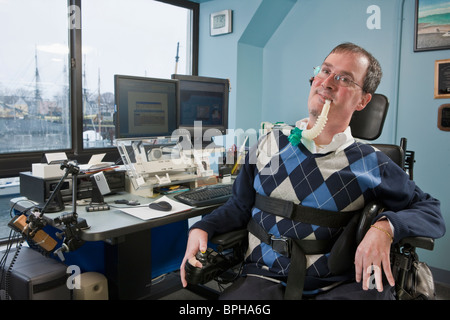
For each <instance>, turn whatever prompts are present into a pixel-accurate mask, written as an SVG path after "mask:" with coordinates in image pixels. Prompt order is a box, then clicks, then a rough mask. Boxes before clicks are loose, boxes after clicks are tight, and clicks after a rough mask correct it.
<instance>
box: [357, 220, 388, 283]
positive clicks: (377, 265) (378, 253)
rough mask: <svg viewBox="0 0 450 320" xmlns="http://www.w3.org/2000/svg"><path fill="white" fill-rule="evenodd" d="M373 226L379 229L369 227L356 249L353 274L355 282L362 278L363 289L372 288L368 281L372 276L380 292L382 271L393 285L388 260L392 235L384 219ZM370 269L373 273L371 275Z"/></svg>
mask: <svg viewBox="0 0 450 320" xmlns="http://www.w3.org/2000/svg"><path fill="white" fill-rule="evenodd" d="M374 226H376V227H378V228H380V229H381V230H380V229H377V228H373V227H372V228H369V230H368V231H367V233H366V235H365V236H364V239H363V240H362V241H361V243H360V244H359V246H358V248H357V249H356V254H355V274H356V282H360V281H361V278H362V281H363V283H362V288H363V289H364V290H367V289H369V288H370V289H372V288H373V287H372V286H371V285H370V283H371V281H372V279H373V278H372V277H375V285H376V288H377V290H378V291H379V292H381V291H383V283H382V282H383V281H382V271H384V274H385V275H386V279H387V280H388V282H389V284H390V285H391V286H394V285H395V281H394V276H393V275H392V271H391V261H390V251H391V242H392V237H391V236H390V235H392V232H391V227H390V225H389V221H388V220H386V219H383V220H380V221H377V222H376V223H375V224H374ZM383 230H384V231H383ZM385 232H388V233H389V234H386V233H385ZM372 270H373V271H374V275H372V276H371V272H372Z"/></svg>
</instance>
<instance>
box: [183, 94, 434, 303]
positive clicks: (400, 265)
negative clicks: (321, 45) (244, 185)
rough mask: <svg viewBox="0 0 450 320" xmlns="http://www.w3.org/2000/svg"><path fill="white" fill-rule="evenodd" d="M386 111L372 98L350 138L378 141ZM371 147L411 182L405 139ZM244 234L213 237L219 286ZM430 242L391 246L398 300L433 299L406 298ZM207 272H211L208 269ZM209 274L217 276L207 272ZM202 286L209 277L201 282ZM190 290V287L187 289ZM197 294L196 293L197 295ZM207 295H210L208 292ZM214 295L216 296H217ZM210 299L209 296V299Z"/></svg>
mask: <svg viewBox="0 0 450 320" xmlns="http://www.w3.org/2000/svg"><path fill="white" fill-rule="evenodd" d="M388 109H389V101H388V99H387V97H386V96H384V95H382V94H374V95H373V97H372V100H371V101H370V103H369V104H368V105H367V106H366V108H364V109H363V110H362V111H356V112H355V113H354V114H353V117H352V119H351V122H350V127H351V130H352V135H353V136H354V137H355V138H357V139H361V140H369V141H373V140H375V139H377V138H378V137H380V135H381V132H382V129H383V125H384V121H385V119H386V115H387V112H388ZM372 145H373V146H374V147H376V148H377V149H379V150H380V151H382V152H383V153H385V154H386V155H387V156H389V157H390V158H391V159H392V160H393V161H394V162H395V163H396V164H398V165H399V166H400V167H401V168H402V169H404V170H405V171H406V172H407V173H408V174H409V176H410V179H413V165H414V152H413V151H407V150H406V138H402V139H401V141H400V145H392V144H372ZM382 209H383V208H382V206H381V205H380V204H379V203H375V202H372V203H369V204H367V205H366V207H365V208H364V209H363V210H362V212H361V216H360V218H359V222H358V227H357V230H356V243H357V244H359V242H360V241H361V240H362V238H363V237H364V235H365V233H366V232H367V230H368V229H369V228H370V224H371V222H372V220H373V218H374V217H375V216H376V215H377V214H378V213H379V212H380V210H382ZM247 241H248V231H247V229H242V230H236V231H232V232H229V233H226V234H220V235H216V236H214V237H213V238H212V239H211V240H210V243H211V244H213V246H215V247H216V251H217V252H218V253H219V255H220V258H219V259H217V258H214V259H213V260H215V261H214V262H216V263H217V264H216V265H217V271H220V274H221V275H220V277H215V280H216V281H218V282H219V284H220V283H227V282H229V281H230V280H229V279H230V272H229V267H231V266H236V265H238V264H239V262H242V261H243V260H244V255H245V252H246V248H247V245H248V243H247ZM433 247H434V240H433V239H430V238H423V237H414V238H405V239H403V240H401V241H400V242H399V243H398V244H396V245H395V246H393V248H392V252H391V261H392V262H393V266H392V268H393V271H394V275H395V276H396V291H397V296H398V298H399V299H400V300H407V299H408V300H409V299H433V298H434V297H433V296H432V297H425V296H415V297H412V296H410V293H409V292H410V291H411V290H410V289H411V287H412V286H413V285H414V284H412V283H411V272H410V270H411V266H412V264H413V262H414V261H415V260H417V254H416V248H423V249H427V250H433ZM209 270H210V271H211V270H212V268H210V269H209ZM211 274H216V275H217V274H218V273H217V272H211ZM238 275H239V274H236V272H235V273H231V279H232V280H231V281H233V280H234V279H233V277H236V276H238ZM204 280H206V281H203V282H199V283H198V284H203V283H205V282H207V281H209V280H211V277H207V278H205V279H204ZM191 288H192V286H191ZM197 292H198V291H197ZM209 293H211V292H209ZM217 294H218V293H217ZM209 297H211V296H209Z"/></svg>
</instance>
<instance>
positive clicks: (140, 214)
mask: <svg viewBox="0 0 450 320" xmlns="http://www.w3.org/2000/svg"><path fill="white" fill-rule="evenodd" d="M158 201H167V202H168V203H170V204H171V206H172V210H170V211H160V210H155V209H151V208H149V207H148V206H141V207H130V208H121V209H120V210H121V211H123V212H125V213H128V214H129V215H132V216H135V217H136V218H139V219H142V220H150V219H155V218H161V217H165V216H168V215H171V214H174V213H178V212H183V211H188V210H191V209H192V208H193V207H191V206H188V205H187V204H184V203H181V202H178V201H175V200H172V199H170V198H169V197H167V196H163V197H161V198H159V199H158V200H155V202H158Z"/></svg>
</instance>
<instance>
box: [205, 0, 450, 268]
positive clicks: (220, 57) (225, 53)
mask: <svg viewBox="0 0 450 320" xmlns="http://www.w3.org/2000/svg"><path fill="white" fill-rule="evenodd" d="M199 2H201V5H200V51H199V54H200V56H199V74H200V75H205V76H213V77H223V78H229V79H230V81H231V87H232V91H231V93H230V115H229V116H230V128H233V129H243V130H248V129H255V130H258V128H259V124H260V122H261V121H272V122H275V121H285V122H288V123H292V122H293V121H295V120H297V119H300V118H303V117H306V116H307V107H306V101H307V97H308V94H309V83H308V79H309V77H310V76H311V74H312V68H313V67H314V66H316V65H319V64H320V63H321V62H322V61H323V59H324V58H325V55H326V54H328V52H329V51H330V50H331V49H332V48H333V47H334V46H335V45H337V44H339V43H341V42H344V41H351V42H355V43H357V44H360V45H362V46H363V47H365V48H366V49H368V50H369V51H370V52H372V53H373V54H374V56H375V57H377V58H378V60H379V61H380V63H381V65H382V68H383V71H384V77H383V80H382V82H381V84H380V87H379V89H378V92H380V93H383V94H385V95H386V96H388V98H389V99H390V103H391V105H390V110H389V114H388V117H387V119H386V124H385V127H384V131H383V134H382V135H381V137H380V138H379V139H378V141H377V142H384V143H398V142H399V140H400V138H401V137H407V138H408V149H410V150H414V151H415V152H416V164H415V172H414V178H415V179H414V180H415V181H416V182H417V183H418V185H419V186H420V187H421V188H422V189H423V190H425V191H427V192H429V193H431V194H432V195H433V196H435V197H436V198H438V199H439V200H441V203H442V212H443V215H444V217H445V219H446V221H447V225H448V222H449V221H450V191H449V187H448V181H450V161H449V160H448V159H449V158H450V139H449V138H450V132H444V131H440V130H439V129H438V128H437V126H436V123H437V109H438V107H439V106H440V105H441V104H444V103H450V102H449V99H434V97H433V88H434V63H435V60H440V59H448V58H449V53H450V52H449V51H450V50H440V51H427V52H414V51H413V39H414V14H415V0H339V1H336V0H245V1H242V0H211V1H199ZM371 5H376V6H378V8H379V9H380V18H381V20H380V23H381V28H380V29H369V28H368V27H367V21H368V20H369V23H370V22H372V17H373V14H374V12H373V11H369V13H368V12H367V10H368V8H369V7H370V6H371ZM224 9H232V10H233V18H234V23H233V33H231V34H228V35H223V36H218V37H210V36H209V15H210V14H211V13H213V12H216V11H220V10H224ZM449 251H450V233H449V234H448V235H446V236H445V237H444V238H441V239H439V240H437V241H436V245H435V250H434V251H433V252H428V251H422V250H421V251H419V254H420V256H421V258H422V259H424V260H426V261H427V262H428V263H429V264H430V265H432V266H434V267H437V268H442V269H446V270H450V255H449V254H448V252H449Z"/></svg>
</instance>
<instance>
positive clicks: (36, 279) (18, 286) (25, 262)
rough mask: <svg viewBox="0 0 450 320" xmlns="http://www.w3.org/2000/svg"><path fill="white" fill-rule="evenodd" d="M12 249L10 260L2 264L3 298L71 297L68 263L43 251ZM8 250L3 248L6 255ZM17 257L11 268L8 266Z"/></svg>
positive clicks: (65, 298)
mask: <svg viewBox="0 0 450 320" xmlns="http://www.w3.org/2000/svg"><path fill="white" fill-rule="evenodd" d="M16 252H17V251H16V249H13V250H11V251H10V252H9V253H8V256H7V260H6V263H5V264H4V265H2V266H1V267H0V277H1V278H0V279H1V287H0V291H1V298H2V299H11V300H70V298H71V295H70V290H69V288H68V286H67V284H66V281H67V278H68V276H69V274H68V273H66V271H67V266H66V265H64V264H63V263H61V262H58V261H57V260H55V259H53V258H47V257H45V256H43V255H42V254H40V253H39V252H37V251H35V250H33V249H31V248H29V247H22V248H21V249H20V250H19V252H18V254H17V256H15V254H16ZM4 254H5V252H4V251H3V252H0V256H1V257H3V256H4ZM14 258H16V260H15V261H14V263H13V265H12V268H11V271H10V272H8V269H9V267H10V265H11V261H12V260H13V259H14Z"/></svg>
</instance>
